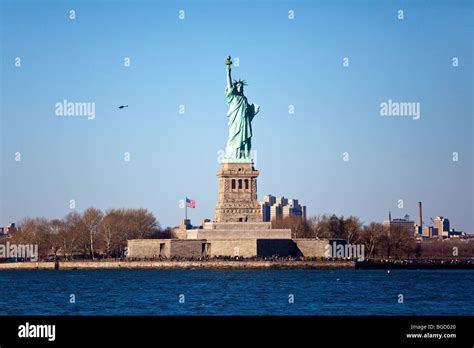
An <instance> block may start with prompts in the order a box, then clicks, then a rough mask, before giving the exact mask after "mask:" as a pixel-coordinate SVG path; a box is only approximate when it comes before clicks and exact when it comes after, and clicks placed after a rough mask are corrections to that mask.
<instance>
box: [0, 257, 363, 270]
mask: <svg viewBox="0 0 474 348" xmlns="http://www.w3.org/2000/svg"><path fill="white" fill-rule="evenodd" d="M55 269H57V270H79V269H81V270H94V269H355V262H354V261H327V262H326V261H325V262H321V261H253V260H252V261H248V260H247V261H234V260H228V261H221V260H216V261H212V260H211V261H66V262H59V265H58V267H57V268H56V267H55V263H54V262H47V261H39V262H10V263H0V271H2V270H55Z"/></svg>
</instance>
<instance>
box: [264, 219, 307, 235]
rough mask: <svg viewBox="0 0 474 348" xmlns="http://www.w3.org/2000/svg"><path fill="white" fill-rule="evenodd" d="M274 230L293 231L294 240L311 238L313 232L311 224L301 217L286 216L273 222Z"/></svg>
mask: <svg viewBox="0 0 474 348" xmlns="http://www.w3.org/2000/svg"><path fill="white" fill-rule="evenodd" d="M271 224H272V228H289V229H291V236H292V238H311V237H312V231H311V226H310V224H309V223H308V222H307V221H306V220H305V219H303V218H301V217H300V216H286V217H284V218H278V219H274V220H272V222H271Z"/></svg>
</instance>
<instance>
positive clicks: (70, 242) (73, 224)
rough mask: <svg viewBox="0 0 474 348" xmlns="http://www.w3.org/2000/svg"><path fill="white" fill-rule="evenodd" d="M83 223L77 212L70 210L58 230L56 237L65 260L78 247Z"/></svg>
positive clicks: (83, 232)
mask: <svg viewBox="0 0 474 348" xmlns="http://www.w3.org/2000/svg"><path fill="white" fill-rule="evenodd" d="M85 233H86V231H85V225H84V222H83V221H82V216H81V215H80V214H79V213H76V212H71V213H69V214H67V215H66V216H65V218H64V226H63V228H62V229H60V230H59V233H58V238H59V240H60V244H61V251H62V254H63V257H64V259H65V260H68V259H70V258H72V257H73V254H74V252H75V251H77V249H78V247H79V241H80V239H81V236H83V235H85Z"/></svg>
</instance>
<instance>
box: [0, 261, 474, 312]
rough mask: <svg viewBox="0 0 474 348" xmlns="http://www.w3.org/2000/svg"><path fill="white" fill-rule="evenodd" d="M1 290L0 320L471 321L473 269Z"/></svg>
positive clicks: (18, 278) (66, 274)
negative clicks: (73, 317)
mask: <svg viewBox="0 0 474 348" xmlns="http://www.w3.org/2000/svg"><path fill="white" fill-rule="evenodd" d="M0 289H1V290H0V291H1V293H0V315H474V300H473V298H474V297H473V296H472V291H473V289H474V271H472V270H459V271H458V270H429V271H428V270H426V271H425V270H392V271H391V272H390V273H387V271H384V270H263V271H251V270H245V271H235V270H234V271H228V270H113V271H111V270H97V271H81V270H75V271H1V272H0ZM71 294H74V295H75V301H76V302H75V303H70V295H71ZM181 294H183V295H184V303H179V296H180V295H181ZM291 294H292V295H293V296H294V303H293V304H291V303H289V298H290V297H289V296H290V295H291ZM400 294H401V295H403V303H398V299H399V295H400Z"/></svg>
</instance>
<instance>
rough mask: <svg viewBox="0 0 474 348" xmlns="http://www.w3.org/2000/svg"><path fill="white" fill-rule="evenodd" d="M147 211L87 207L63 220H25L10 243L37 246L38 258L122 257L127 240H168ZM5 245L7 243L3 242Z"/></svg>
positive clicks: (20, 223)
mask: <svg viewBox="0 0 474 348" xmlns="http://www.w3.org/2000/svg"><path fill="white" fill-rule="evenodd" d="M170 234H171V232H170V230H169V229H167V230H162V229H161V227H160V224H159V222H158V221H157V220H156V218H155V217H154V216H153V214H152V213H151V212H149V211H148V210H146V209H143V208H140V209H109V210H107V211H106V212H102V211H101V210H100V209H97V208H88V209H86V210H85V211H84V212H83V213H82V214H80V213H78V212H71V213H69V214H67V215H66V216H65V217H64V218H63V219H52V220H48V219H45V218H25V219H23V220H22V221H20V222H18V224H17V231H15V232H14V233H12V235H11V238H10V239H9V242H10V243H11V244H36V245H38V254H39V257H40V258H42V259H44V258H45V257H47V256H54V257H55V258H58V257H61V258H63V259H65V260H69V259H72V258H82V259H95V258H97V257H124V256H125V250H126V246H127V240H128V239H142V238H167V237H168V238H169V237H170ZM2 242H3V243H6V240H3V241H2Z"/></svg>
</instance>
